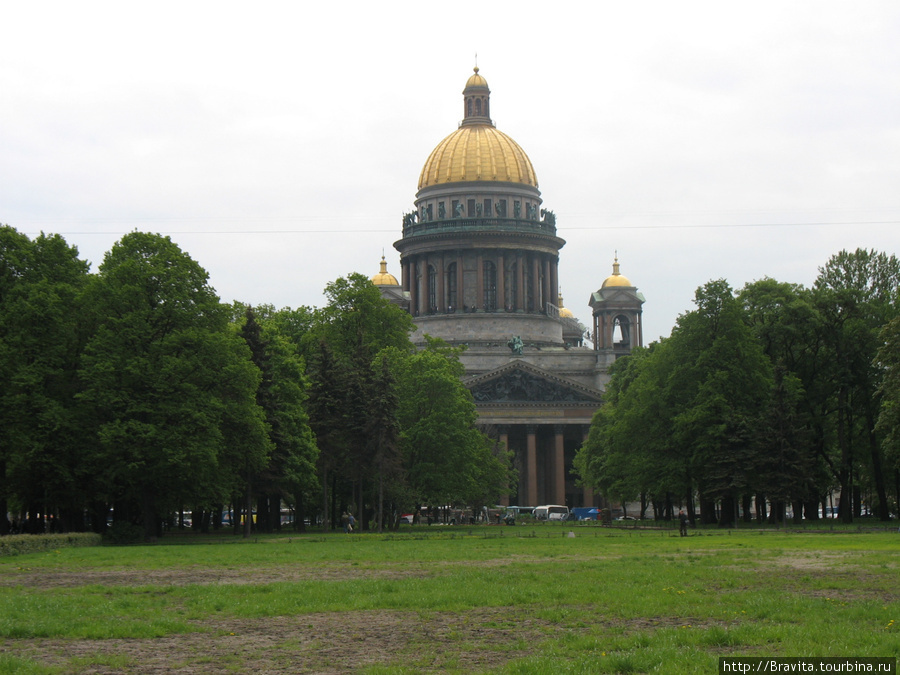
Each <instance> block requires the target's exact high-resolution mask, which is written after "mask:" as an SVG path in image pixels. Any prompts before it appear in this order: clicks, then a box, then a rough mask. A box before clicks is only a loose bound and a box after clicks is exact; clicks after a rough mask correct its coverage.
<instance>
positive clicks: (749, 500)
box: [741, 492, 753, 523]
mask: <svg viewBox="0 0 900 675" xmlns="http://www.w3.org/2000/svg"><path fill="white" fill-rule="evenodd" d="M741 499H742V500H743V501H742V504H741V507H742V508H743V509H744V522H745V523H749V522H751V521H752V520H753V516H752V515H750V510H751V509H752V508H753V495H751V494H750V493H749V492H746V493H744V495H743V497H742V498H741Z"/></svg>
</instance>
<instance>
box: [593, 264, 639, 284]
mask: <svg viewBox="0 0 900 675" xmlns="http://www.w3.org/2000/svg"><path fill="white" fill-rule="evenodd" d="M633 286H634V284H632V283H631V281H630V280H629V279H628V277H626V276H624V275H623V274H621V273H620V272H619V259H618V258H616V259H615V262H613V273H612V274H611V275H609V276H608V277H606V279H605V280H604V281H603V285H602V286H600V288H614V287H628V288H631V287H633Z"/></svg>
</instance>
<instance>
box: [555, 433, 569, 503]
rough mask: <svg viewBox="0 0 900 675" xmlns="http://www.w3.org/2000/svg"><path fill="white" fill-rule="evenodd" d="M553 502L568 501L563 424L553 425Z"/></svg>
mask: <svg viewBox="0 0 900 675" xmlns="http://www.w3.org/2000/svg"><path fill="white" fill-rule="evenodd" d="M553 432H554V436H553V441H554V442H553V499H554V501H553V503H554V504H565V503H566V452H565V427H564V426H563V425H562V424H555V425H554V426H553Z"/></svg>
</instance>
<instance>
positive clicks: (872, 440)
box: [866, 406, 891, 521]
mask: <svg viewBox="0 0 900 675" xmlns="http://www.w3.org/2000/svg"><path fill="white" fill-rule="evenodd" d="M869 407H871V406H869ZM866 426H867V427H868V429H869V450H870V451H871V453H872V474H873V477H874V478H875V491H876V492H877V493H878V520H881V521H888V520H890V519H891V510H890V508H889V507H888V498H887V485H886V484H885V481H884V470H883V468H882V467H883V465H884V463H883V462H882V461H881V446H880V445H879V443H878V438H877V436H876V435H875V418H874V415H873V414H872V412H871V411H870V410H866Z"/></svg>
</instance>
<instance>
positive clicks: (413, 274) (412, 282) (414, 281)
mask: <svg viewBox="0 0 900 675" xmlns="http://www.w3.org/2000/svg"><path fill="white" fill-rule="evenodd" d="M416 267H417V265H416V261H415V260H413V261H411V262H410V263H409V279H408V280H407V281H408V283H409V313H410V314H412V315H413V316H417V315H418V313H419V293H418V290H419V278H418V276H419V275H418V273H417V271H416Z"/></svg>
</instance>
